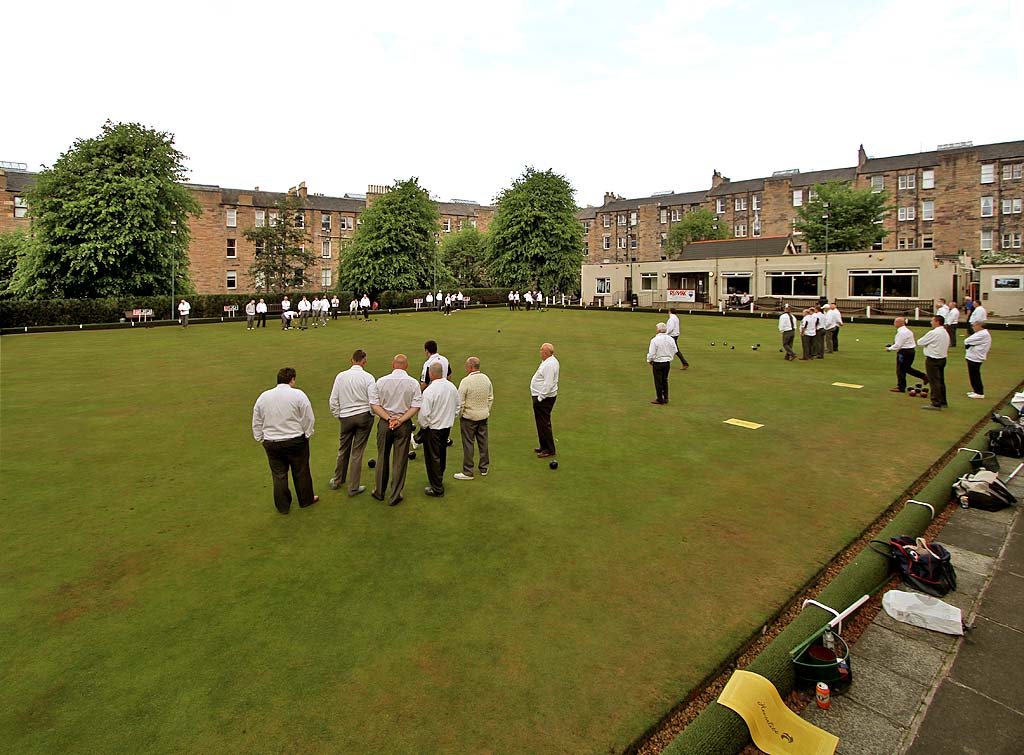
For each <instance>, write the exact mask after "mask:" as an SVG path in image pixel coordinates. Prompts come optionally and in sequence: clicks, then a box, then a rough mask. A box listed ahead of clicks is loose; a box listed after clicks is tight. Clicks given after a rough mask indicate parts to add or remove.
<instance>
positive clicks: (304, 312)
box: [296, 296, 311, 330]
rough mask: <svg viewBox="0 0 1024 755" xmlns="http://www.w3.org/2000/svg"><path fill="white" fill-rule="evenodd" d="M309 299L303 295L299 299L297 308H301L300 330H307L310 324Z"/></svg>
mask: <svg viewBox="0 0 1024 755" xmlns="http://www.w3.org/2000/svg"><path fill="white" fill-rule="evenodd" d="M310 306H311V305H310V303H309V299H307V298H306V297H305V296H303V297H302V298H301V299H299V303H298V305H297V306H296V309H298V310H299V330H305V329H306V328H307V327H308V326H309V309H310Z"/></svg>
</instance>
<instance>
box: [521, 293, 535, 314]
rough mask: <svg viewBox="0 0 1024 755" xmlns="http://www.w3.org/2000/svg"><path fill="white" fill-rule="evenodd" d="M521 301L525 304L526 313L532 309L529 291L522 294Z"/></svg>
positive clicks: (531, 296)
mask: <svg viewBox="0 0 1024 755" xmlns="http://www.w3.org/2000/svg"><path fill="white" fill-rule="evenodd" d="M523 301H525V302H526V311H527V312H529V311H530V310H531V309H533V294H532V293H531V292H530V291H527V292H526V293H525V294H523Z"/></svg>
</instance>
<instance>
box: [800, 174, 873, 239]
mask: <svg viewBox="0 0 1024 755" xmlns="http://www.w3.org/2000/svg"><path fill="white" fill-rule="evenodd" d="M814 191H815V194H816V196H815V197H814V199H811V200H809V201H807V202H805V203H804V204H803V206H802V207H800V209H799V210H797V221H796V229H797V230H798V231H801V232H802V233H803V234H804V238H806V239H807V248H808V250H809V251H812V252H823V251H825V246H826V234H827V240H828V249H829V251H833V252H846V251H857V250H863V249H870V248H871V246H872V245H873V244H875V243H876V242H879V241H882V240H883V239H884V238H885V237H886V236H887V235H888V234H889V232H888V231H886V230H885V229H884V228H883V227H882V224H881V223H879V222H877V221H879V220H881V219H882V217H883V216H884V215H885V213H886V212H888V211H889V210H891V209H892V207H891V206H890V205H888V204H887V202H888V201H889V196H888V194H887V193H886V192H884V191H880V192H873V191H872V190H871V189H855V188H854V187H853V185H852V184H850V183H849V182H848V181H829V182H827V183H823V184H819V185H817V186H815V187H814ZM826 216H827V220H826Z"/></svg>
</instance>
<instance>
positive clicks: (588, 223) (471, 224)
mask: <svg viewBox="0 0 1024 755" xmlns="http://www.w3.org/2000/svg"><path fill="white" fill-rule="evenodd" d="M469 224H470V226H472V227H473V228H476V218H470V219H469ZM587 230H588V231H589V230H590V221H589V220H588V221H587Z"/></svg>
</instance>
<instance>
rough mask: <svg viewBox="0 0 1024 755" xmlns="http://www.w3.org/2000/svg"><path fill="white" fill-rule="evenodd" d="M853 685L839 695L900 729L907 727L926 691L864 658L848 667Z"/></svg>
mask: <svg viewBox="0 0 1024 755" xmlns="http://www.w3.org/2000/svg"><path fill="white" fill-rule="evenodd" d="M852 668H853V683H852V684H851V685H850V687H849V689H848V690H847V691H846V693H845V694H844V695H843V697H844V698H849V699H851V700H855V701H856V702H858V703H860V704H861V705H863V706H864V707H865V708H870V709H871V710H873V711H874V712H875V713H877V714H879V715H880V716H885V717H886V718H888V719H889V720H890V721H892V722H893V723H895V724H898V725H900V726H904V727H909V726H910V725H911V724H912V723H913V721H914V715H915V714H916V713H917V710H918V708H919V707H920V706H921V701H922V700H923V699H924V696H925V694H926V693H927V692H928V687H926V686H925V685H923V684H918V683H917V682H914V681H911V680H910V679H907V678H906V677H905V676H901V675H899V674H896V673H894V672H893V670H892V669H891V668H890V667H888V666H883V665H880V664H878V663H875V662H874V661H870V660H868V659H867V658H863V659H859V660H858V662H857V663H856V664H855V665H853V666H852Z"/></svg>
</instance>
